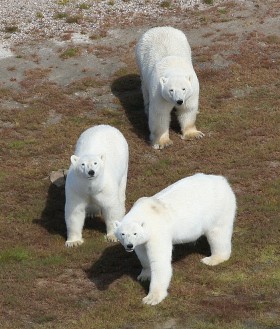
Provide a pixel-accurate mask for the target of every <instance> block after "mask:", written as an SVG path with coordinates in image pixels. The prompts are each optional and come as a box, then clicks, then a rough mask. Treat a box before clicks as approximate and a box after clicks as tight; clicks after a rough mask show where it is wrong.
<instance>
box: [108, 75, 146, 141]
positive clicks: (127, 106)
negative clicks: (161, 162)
mask: <svg viewBox="0 0 280 329" xmlns="http://www.w3.org/2000/svg"><path fill="white" fill-rule="evenodd" d="M111 91H112V93H113V94H114V95H115V96H116V97H117V98H118V99H119V101H120V103H121V105H122V107H123V108H124V110H125V113H126V116H127V118H128V120H129V122H130V123H131V125H132V127H133V128H132V129H133V131H134V132H135V133H136V135H137V136H138V137H139V138H140V139H142V140H145V141H146V142H147V143H148V142H149V128H148V119H147V117H146V114H145V111H144V102H143V96H142V91H141V80H140V76H139V75H138V74H128V75H125V76H122V77H120V78H118V79H116V80H114V81H113V83H112V84H111Z"/></svg>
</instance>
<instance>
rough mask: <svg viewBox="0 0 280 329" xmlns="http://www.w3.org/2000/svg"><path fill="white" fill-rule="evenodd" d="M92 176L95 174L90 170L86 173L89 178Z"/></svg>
mask: <svg viewBox="0 0 280 329" xmlns="http://www.w3.org/2000/svg"><path fill="white" fill-rule="evenodd" d="M94 174H95V171H94V170H92V169H90V170H89V171H88V175H89V176H90V177H93V176H94Z"/></svg>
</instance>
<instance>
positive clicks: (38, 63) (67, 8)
mask: <svg viewBox="0 0 280 329" xmlns="http://www.w3.org/2000/svg"><path fill="white" fill-rule="evenodd" d="M43 3H45V2H44V1H43V2H42V1H41V2H40V1H37V2H34V1H27V2H26V1H24V5H23V4H22V5H20V3H19V1H16V3H15V4H14V5H13V4H12V3H11V1H6V2H5V1H3V0H1V9H0V12H1V13H2V15H3V17H7V18H6V19H4V20H3V21H2V22H1V29H0V30H1V32H0V64H1V65H0V88H11V89H20V88H21V86H20V83H21V81H22V80H23V79H24V77H25V75H26V72H27V71H29V70H34V69H35V70H36V69H38V68H39V69H41V70H48V76H47V79H48V80H49V81H50V82H52V83H56V84H58V85H59V86H66V85H69V84H70V83H71V82H73V81H75V80H79V79H82V78H85V77H91V78H95V79H100V80H103V81H104V80H108V81H110V80H112V76H113V75H114V74H115V73H116V72H117V71H119V70H120V69H125V68H126V66H127V64H126V63H125V60H124V58H123V57H120V56H119V55H118V49H121V50H122V51H125V52H127V54H130V57H131V58H134V45H135V42H136V40H137V39H138V37H139V36H140V35H141V34H142V33H143V32H144V31H145V30H147V29H148V28H149V27H151V26H158V25H163V24H162V20H161V17H162V16H163V17H164V25H173V26H177V27H179V28H180V27H181V28H182V29H183V30H184V31H185V32H186V33H187V36H188V39H189V42H190V44H191V47H192V48H193V49H195V48H197V47H198V48H199V49H202V48H203V49H207V47H210V46H213V43H214V42H215V40H219V38H220V37H222V36H223V35H225V34H227V33H229V34H232V33H233V32H234V34H235V36H237V38H235V40H234V42H233V43H231V48H230V50H228V49H226V47H225V49H226V50H224V51H219V52H217V53H216V54H215V55H213V56H212V59H211V61H209V62H207V63H203V64H199V65H208V66H211V67H214V68H219V67H221V68H223V67H226V66H228V65H229V64H230V63H231V61H230V60H229V59H228V58H229V56H230V55H231V54H233V53H235V52H238V51H239V46H240V43H241V42H242V41H244V40H245V39H246V37H247V36H248V35H249V34H250V33H256V34H258V33H259V34H261V35H275V34H276V35H277V34H278V32H279V15H277V13H279V5H278V4H277V3H275V2H273V5H274V6H273V9H271V6H270V2H269V1H268V2H262V1H236V2H235V4H236V6H232V10H231V11H230V12H228V13H227V14H226V15H225V20H224V21H223V22H215V21H214V22H207V24H201V19H202V18H201V17H200V18H199V19H198V18H197V17H198V15H197V12H198V11H200V12H202V13H203V11H204V10H209V9H212V8H213V6H206V5H202V1H185V2H184V1H179V2H175V4H176V6H175V5H174V7H171V8H169V9H164V8H162V7H161V6H160V5H159V3H160V2H156V3H153V4H150V3H149V4H148V5H146V7H143V4H142V5H141V1H136V2H132V3H134V6H133V5H132V4H129V3H127V8H126V9H124V8H125V3H124V2H123V1H119V2H118V1H116V3H115V5H114V6H112V5H111V6H109V7H110V8H109V9H110V10H109V9H108V4H104V2H101V4H103V7H102V6H101V5H100V7H94V8H92V7H91V9H90V10H91V11H90V12H88V11H87V10H84V11H83V15H84V16H85V17H88V16H89V15H92V16H94V19H93V21H95V22H98V24H97V23H96V24H93V23H92V21H88V20H87V19H85V18H84V21H83V22H82V23H80V24H77V23H73V24H72V23H67V22H65V19H55V18H54V17H55V13H58V12H59V13H61V12H63V13H68V15H72V16H73V15H77V8H78V6H80V5H81V2H78V1H77V2H75V6H74V5H73V4H72V2H71V3H69V4H67V5H64V6H62V5H59V4H57V1H55V2H54V1H50V2H48V4H47V5H46V4H45V5H43ZM98 3H100V2H98ZM227 3H228V1H219V2H215V6H216V7H214V8H216V10H219V11H220V12H221V13H223V9H224V7H223V5H225V4H227ZM20 8H22V9H21V10H20ZM11 10H12V11H13V13H14V16H13V15H9V11H11ZM108 10H109V11H108ZM141 10H142V11H141ZM271 11H273V13H272V12H271ZM80 12H81V10H80V11H79V13H80ZM84 12H86V15H85V14H84ZM132 12H134V14H133V17H131V13H132ZM28 13H29V15H30V16H29V17H31V18H32V19H29V20H28V19H27V17H28V16H27V14H28ZM30 13H31V14H30ZM39 13H41V15H39ZM93 13H94V15H93ZM116 13H120V14H121V19H120V22H117V24H115V23H114V21H113V23H112V20H113V18H114V15H116ZM80 15H81V13H80ZM178 15H181V17H180V16H179V17H178ZM41 16H43V17H44V18H40V17H41ZM8 17H9V20H8ZM151 17H153V20H152V21H151ZM40 19H41V21H40ZM38 20H39V22H38ZM199 20H200V21H199ZM109 21H110V22H111V23H110V24H109V23H108V22H109ZM106 24H107V25H106ZM11 26H16V27H18V31H14V32H10V31H9V30H8V27H11ZM32 26H33V29H32ZM48 26H49V29H48ZM101 26H102V28H101ZM5 27H6V30H5ZM105 29H106V32H105V33H104V31H105ZM50 31H51V33H50ZM92 35H94V36H95V37H94V38H93V37H92ZM69 47H79V49H81V52H80V53H79V56H78V57H73V58H68V59H67V60H65V59H63V58H61V56H60V55H61V52H62V51H63V50H64V49H67V48H69ZM263 47H265V44H264V45H263ZM106 48H108V49H109V50H110V55H109V56H105V57H104V56H102V55H100V54H102V50H104V49H106ZM194 64H195V56H194ZM77 96H79V97H90V98H91V99H92V100H93V101H94V103H95V104H96V107H97V108H98V109H100V108H102V107H104V106H105V107H106V108H108V107H112V108H116V107H118V106H117V105H116V104H115V102H114V96H113V95H112V93H111V90H110V87H109V84H108V88H106V87H105V88H104V87H103V88H102V90H100V89H99V88H91V89H89V90H87V91H86V92H81V93H79V94H77ZM0 106H1V107H3V108H11V109H12V108H22V107H23V105H22V104H19V103H16V102H14V101H11V102H9V101H7V100H5V101H1V100H0ZM25 106H27V104H25Z"/></svg>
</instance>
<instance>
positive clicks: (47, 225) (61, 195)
mask: <svg viewBox="0 0 280 329" xmlns="http://www.w3.org/2000/svg"><path fill="white" fill-rule="evenodd" d="M64 207H65V179H64V182H63V183H60V184H59V186H57V185H56V184H55V182H54V183H51V184H50V186H49V189H48V193H47V200H46V203H45V207H44V209H43V211H42V213H41V216H40V218H36V219H34V220H33V223H35V224H37V225H40V226H42V227H43V228H44V229H46V230H47V231H48V232H49V233H50V234H54V235H55V234H58V235H60V236H62V237H63V238H65V240H66V238H67V229H66V224H65V217H64ZM83 229H90V230H96V231H99V232H102V233H106V227H105V223H104V222H103V221H102V220H101V219H100V218H89V217H86V218H85V224H84V228H83Z"/></svg>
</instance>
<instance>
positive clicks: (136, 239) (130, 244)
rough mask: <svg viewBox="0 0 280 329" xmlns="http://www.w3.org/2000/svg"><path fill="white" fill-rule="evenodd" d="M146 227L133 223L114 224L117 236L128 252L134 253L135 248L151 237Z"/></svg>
mask: <svg viewBox="0 0 280 329" xmlns="http://www.w3.org/2000/svg"><path fill="white" fill-rule="evenodd" d="M144 225H145V224H144V223H143V224H139V223H137V222H133V221H130V222H125V221H124V222H118V221H116V222H115V223H114V226H115V235H116V237H117V239H118V240H119V241H120V243H121V244H122V245H123V246H124V248H125V250H126V251H127V252H132V251H133V250H134V248H135V247H137V246H139V245H141V244H144V243H146V242H147V241H148V239H149V236H148V234H147V232H146V231H145V229H144Z"/></svg>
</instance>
